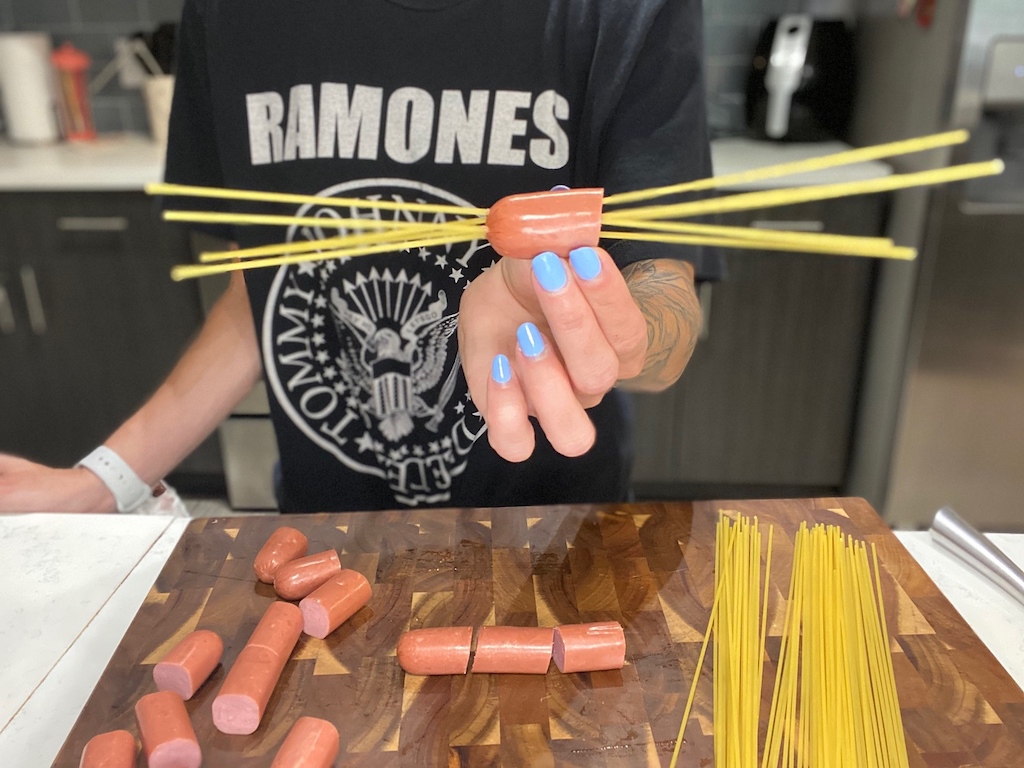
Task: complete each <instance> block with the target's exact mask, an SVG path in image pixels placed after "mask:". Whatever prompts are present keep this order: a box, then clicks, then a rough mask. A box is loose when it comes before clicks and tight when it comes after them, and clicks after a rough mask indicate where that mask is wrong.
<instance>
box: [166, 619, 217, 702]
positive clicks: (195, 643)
mask: <svg viewBox="0 0 1024 768" xmlns="http://www.w3.org/2000/svg"><path fill="white" fill-rule="evenodd" d="M223 653H224V643H223V642H222V641H221V639H220V636H219V635H218V634H217V633H216V632H211V631H210V630H208V629H199V630H196V631H195V632H192V633H190V634H188V635H185V637H184V638H183V639H182V641H181V642H180V643H178V644H177V645H176V646H174V648H173V649H172V650H171V652H170V653H168V654H167V656H165V657H164V659H163V660H162V661H160V662H159V663H158V664H157V665H156V666H155V667H153V681H154V682H155V683H156V687H157V690H160V691H174V692H175V693H177V694H178V695H179V696H181V698H183V699H185V700H186V701H187V700H188V699H191V698H192V696H193V695H194V694H195V692H196V691H197V690H199V686H201V685H202V684H203V683H205V682H206V679H207V678H208V677H209V676H210V673H212V672H213V670H214V669H215V668H216V667H217V665H218V664H219V663H220V657H221V654H223Z"/></svg>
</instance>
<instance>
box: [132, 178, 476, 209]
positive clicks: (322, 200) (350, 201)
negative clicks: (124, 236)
mask: <svg viewBox="0 0 1024 768" xmlns="http://www.w3.org/2000/svg"><path fill="white" fill-rule="evenodd" d="M146 193H147V194H149V195H165V196H175V195H184V196H186V197H207V198H215V199H220V200H247V201H249V202H257V203H287V204H292V205H322V206H325V207H333V208H368V209H372V210H379V211H409V212H412V213H446V214H455V215H466V216H486V215H487V209H486V208H471V207H465V206H460V205H445V204H435V203H407V202H398V201H387V200H367V199H364V198H358V197H324V196H320V195H296V194H289V193H285V192H261V191H259V190H253V189H221V188H219V187H193V186H187V185H184V184H162V183H161V184H155V183H154V184H147V185H146Z"/></svg>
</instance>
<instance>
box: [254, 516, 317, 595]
mask: <svg viewBox="0 0 1024 768" xmlns="http://www.w3.org/2000/svg"><path fill="white" fill-rule="evenodd" d="M308 547H309V542H308V541H307V540H306V536H305V534H303V533H302V531H298V530H296V529H295V528H289V527H288V526H287V525H285V526H282V527H280V528H278V529H277V530H276V531H274V532H273V533H272V534H270V538H268V539H267V541H266V543H265V544H264V545H263V546H262V547H261V548H260V551H259V553H258V554H257V555H256V559H255V560H253V562H252V569H253V571H255V572H256V578H258V579H259V580H260V581H262V582H263V583H264V584H273V583H274V574H276V573H277V569H278V568H280V567H281V566H282V565H284V564H285V563H287V562H291V561H292V560H296V559H298V558H300V557H302V556H303V555H305V554H306V551H307V548H308Z"/></svg>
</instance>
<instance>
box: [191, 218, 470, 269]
mask: <svg viewBox="0 0 1024 768" xmlns="http://www.w3.org/2000/svg"><path fill="white" fill-rule="evenodd" d="M470 232H478V233H479V234H480V237H481V238H482V237H484V235H485V234H486V233H485V232H484V231H483V230H482V228H481V227H479V226H478V225H464V224H461V223H454V222H453V223H451V224H447V225H432V226H429V227H423V228H422V229H393V230H389V231H388V232H365V233H363V234H360V235H343V236H340V237H327V238H323V239H320V240H297V241H294V242H291V243H274V244H271V245H261V246H257V247H255V248H239V249H237V250H234V251H205V252H203V253H201V254H199V261H200V262H202V263H204V264H210V263H214V262H218V261H234V260H235V259H238V260H240V261H245V260H247V259H256V258H262V257H264V256H277V255H283V254H286V253H315V252H316V251H318V250H344V249H345V248H350V247H351V248H355V247H357V246H362V245H373V244H376V243H379V244H381V245H383V244H384V243H400V242H404V241H406V240H409V239H412V238H426V237H432V238H436V237H441V236H447V235H449V234H451V233H455V234H460V235H461V234H469V233H470Z"/></svg>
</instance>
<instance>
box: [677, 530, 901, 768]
mask: <svg viewBox="0 0 1024 768" xmlns="http://www.w3.org/2000/svg"><path fill="white" fill-rule="evenodd" d="M771 550H772V529H771V528H770V527H769V529H768V547H767V554H766V557H765V565H764V579H763V580H762V576H761V575H762V570H761V532H760V529H759V526H758V523H757V520H756V519H755V520H754V521H753V522H751V521H750V520H748V519H746V518H739V519H738V520H737V521H735V522H733V521H730V520H728V518H726V517H725V516H724V515H723V516H722V517H721V518H720V519H719V524H718V529H717V532H716V545H715V597H714V603H713V605H712V611H711V618H710V620H709V623H708V629H707V633H706V634H705V638H704V645H703V646H702V648H701V655H700V657H699V658H698V665H697V670H696V672H695V675H694V680H693V683H692V684H691V687H690V695H689V698H688V700H687V704H686V708H685V710H684V720H683V723H682V725H681V727H680V730H679V737H678V738H677V740H676V751H675V752H674V753H673V756H672V761H671V763H670V766H671V768H675V765H676V760H677V758H678V755H679V747H680V744H681V742H682V735H683V731H684V729H685V725H686V718H688V717H689V713H690V708H691V706H692V703H693V699H694V696H695V693H696V683H697V678H698V677H699V676H700V667H701V665H702V663H703V659H704V652H705V650H706V648H707V644H708V642H709V640H710V639H711V638H712V637H713V639H714V646H713V649H712V654H713V659H714V662H713V663H714V678H713V692H714V701H713V717H714V738H715V743H714V752H715V765H716V766H717V767H718V768H758V764H760V768H821V766H827V767H828V768H909V760H908V756H907V745H906V737H905V735H904V731H903V723H902V718H901V714H900V708H899V700H898V697H897V692H896V680H895V673H894V670H893V665H892V653H891V651H890V647H889V643H890V639H889V634H888V627H887V626H886V619H885V606H884V604H883V600H882V587H881V584H882V582H881V573H880V569H879V564H878V555H877V553H876V552H875V551H874V547H872V551H871V556H870V558H869V555H868V549H867V547H866V545H865V544H864V543H863V542H861V541H856V540H854V539H853V538H851V537H850V536H848V535H846V534H843V533H842V532H841V531H840V529H839V528H837V527H834V526H824V525H816V526H814V527H813V528H808V527H807V526H806V524H801V526H800V529H799V530H798V531H797V533H796V537H795V541H794V550H793V562H792V569H791V572H790V579H789V591H788V595H787V598H786V609H785V616H784V619H783V630H782V638H781V646H780V651H779V659H778V663H777V664H776V670H775V683H774V687H773V690H772V696H771V701H770V704H769V706H768V711H767V727H766V729H765V734H764V739H763V742H761V743H760V747H761V749H760V750H759V749H758V747H759V741H758V739H759V731H760V726H761V722H762V718H761V691H762V678H763V670H764V659H765V640H766V632H767V623H768V604H769V601H768V590H769V588H770V579H771ZM762 584H764V590H765V592H764V595H763V599H762V600H760V601H759V599H758V598H759V595H760V589H761V585H762ZM759 755H760V758H759Z"/></svg>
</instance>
